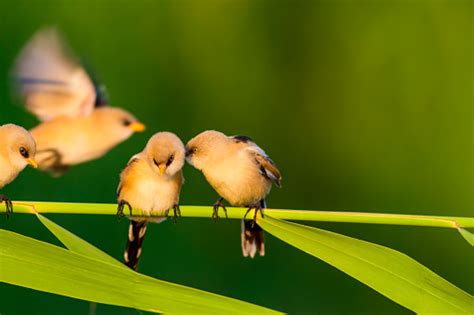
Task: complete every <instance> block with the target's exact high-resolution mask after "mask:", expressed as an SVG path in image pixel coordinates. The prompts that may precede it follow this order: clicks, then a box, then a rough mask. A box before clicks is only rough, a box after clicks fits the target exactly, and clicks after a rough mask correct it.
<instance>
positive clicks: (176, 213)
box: [173, 205, 181, 224]
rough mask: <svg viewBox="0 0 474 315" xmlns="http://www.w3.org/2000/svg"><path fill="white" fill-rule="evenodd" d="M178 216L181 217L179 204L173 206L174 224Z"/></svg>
mask: <svg viewBox="0 0 474 315" xmlns="http://www.w3.org/2000/svg"><path fill="white" fill-rule="evenodd" d="M178 218H181V209H180V208H179V205H174V206H173V223H174V224H176V223H178Z"/></svg>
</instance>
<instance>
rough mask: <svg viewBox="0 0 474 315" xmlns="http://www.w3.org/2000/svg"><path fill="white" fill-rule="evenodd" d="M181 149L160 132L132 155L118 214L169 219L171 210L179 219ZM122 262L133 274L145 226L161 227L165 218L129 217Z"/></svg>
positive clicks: (171, 136) (123, 179)
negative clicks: (126, 211)
mask: <svg viewBox="0 0 474 315" xmlns="http://www.w3.org/2000/svg"><path fill="white" fill-rule="evenodd" d="M184 155H185V152H184V145H183V143H182V142H181V140H180V139H179V138H178V137H177V136H176V135H175V134H173V133H170V132H159V133H157V134H155V135H154V136H153V137H151V138H150V140H149V141H148V143H147V145H146V146H145V149H144V150H143V151H142V152H140V153H138V154H136V155H134V156H133V157H132V158H131V159H130V161H129V162H128V164H127V166H126V167H125V169H124V170H123V171H122V173H121V175H120V184H119V186H118V191H117V193H118V209H117V214H118V215H119V216H122V215H123V211H124V208H125V206H127V207H128V208H129V210H130V214H132V209H140V210H141V211H143V212H145V213H147V214H158V215H163V216H168V212H169V210H170V209H173V212H174V220H175V222H176V220H177V217H178V216H180V215H181V213H180V209H179V203H178V202H179V193H180V191H181V186H182V185H183V183H184V177H183V173H182V167H183V165H184V158H185V157H184ZM130 219H131V221H130V227H129V233H128V240H127V246H126V249H125V253H124V261H125V264H126V265H127V266H129V267H130V268H132V269H134V270H136V269H137V265H138V260H139V258H140V255H141V252H142V243H143V238H144V237H145V232H146V229H147V224H148V222H150V221H151V222H156V223H160V222H162V221H164V220H166V218H160V217H155V218H153V219H152V218H144V217H138V216H131V218H130Z"/></svg>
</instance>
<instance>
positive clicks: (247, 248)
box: [241, 199, 267, 258]
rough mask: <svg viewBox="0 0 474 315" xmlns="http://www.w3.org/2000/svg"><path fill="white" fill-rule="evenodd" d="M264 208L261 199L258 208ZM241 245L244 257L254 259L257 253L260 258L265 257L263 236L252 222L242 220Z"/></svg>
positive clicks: (263, 202) (264, 203)
mask: <svg viewBox="0 0 474 315" xmlns="http://www.w3.org/2000/svg"><path fill="white" fill-rule="evenodd" d="M266 206H267V203H266V202H265V199H262V200H261V201H260V207H261V208H262V209H263V208H266ZM255 211H256V210H255ZM241 245H242V254H243V255H244V257H248V256H250V258H254V257H255V254H256V253H257V252H258V253H259V255H260V256H265V235H264V232H263V229H262V228H261V227H260V226H259V225H258V224H257V223H256V222H254V220H245V219H244V220H242V233H241Z"/></svg>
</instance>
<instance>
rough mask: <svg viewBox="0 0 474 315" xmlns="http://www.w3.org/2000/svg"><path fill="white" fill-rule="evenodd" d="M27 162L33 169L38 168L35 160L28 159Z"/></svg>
mask: <svg viewBox="0 0 474 315" xmlns="http://www.w3.org/2000/svg"><path fill="white" fill-rule="evenodd" d="M26 162H28V164H30V165H31V166H32V167H33V168H38V163H36V161H35V160H33V159H31V158H30V159H26Z"/></svg>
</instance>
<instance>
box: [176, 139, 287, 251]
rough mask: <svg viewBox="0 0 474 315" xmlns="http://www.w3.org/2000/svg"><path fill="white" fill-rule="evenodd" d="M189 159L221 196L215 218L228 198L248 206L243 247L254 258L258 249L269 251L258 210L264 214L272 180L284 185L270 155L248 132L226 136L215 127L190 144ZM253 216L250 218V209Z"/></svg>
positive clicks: (214, 206) (242, 231)
mask: <svg viewBox="0 0 474 315" xmlns="http://www.w3.org/2000/svg"><path fill="white" fill-rule="evenodd" d="M185 149H186V160H187V162H188V163H189V164H191V165H192V166H193V167H194V168H196V169H197V170H199V171H201V172H202V173H203V174H204V176H205V178H206V180H207V181H208V182H209V184H210V185H211V186H212V187H213V188H214V190H215V191H216V192H217V193H218V194H219V196H220V198H219V199H218V200H217V202H216V203H215V204H214V205H213V213H212V218H213V219H214V220H217V219H218V218H219V208H220V207H222V209H223V210H224V213H225V215H226V216H227V209H226V208H225V205H224V204H223V200H224V199H225V200H226V201H227V202H229V203H230V204H231V205H232V206H237V207H247V208H248V210H247V212H246V214H245V216H244V219H243V220H242V222H241V247H242V254H243V256H244V257H248V256H250V257H251V258H254V256H255V254H256V252H257V251H258V252H259V254H260V256H264V255H265V241H264V233H263V230H262V228H261V227H260V226H258V224H256V223H255V221H256V216H257V213H258V212H260V214H261V215H262V217H263V216H264V214H263V209H264V208H266V206H267V205H266V201H265V198H266V197H267V195H268V194H269V193H270V190H271V188H272V183H273V184H275V185H276V186H278V187H281V179H282V177H281V174H280V171H279V170H278V168H277V166H276V165H275V163H274V162H273V161H272V160H271V159H270V158H269V157H268V155H267V154H266V153H265V152H264V151H263V150H262V149H261V148H260V147H259V146H258V145H257V144H256V143H255V142H254V141H253V140H252V139H251V138H249V137H247V136H226V135H225V134H223V133H222V132H219V131H215V130H207V131H204V132H202V133H200V134H198V135H197V136H195V137H194V138H192V139H191V140H189V142H188V143H187V144H186V147H185ZM252 209H253V210H255V212H254V217H253V220H246V219H245V218H246V216H247V214H248V213H249V211H250V210H252Z"/></svg>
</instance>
